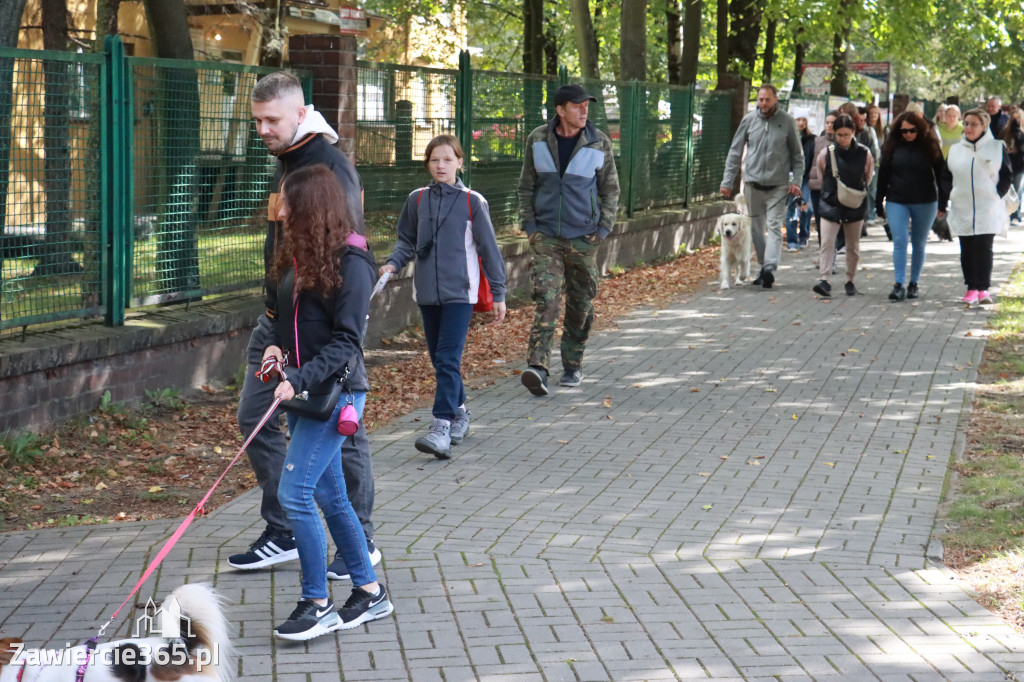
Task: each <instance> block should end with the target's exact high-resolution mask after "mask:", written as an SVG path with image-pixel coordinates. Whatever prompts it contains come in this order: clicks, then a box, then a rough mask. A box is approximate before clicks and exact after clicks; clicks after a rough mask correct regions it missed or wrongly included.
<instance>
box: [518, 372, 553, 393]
mask: <svg viewBox="0 0 1024 682" xmlns="http://www.w3.org/2000/svg"><path fill="white" fill-rule="evenodd" d="M523 386H526V388H527V390H529V391H530V393H532V394H534V395H541V396H543V395H548V388H547V386H545V385H544V382H543V381H542V380H541V378H540V375H539V374H537V373H536V372H523Z"/></svg>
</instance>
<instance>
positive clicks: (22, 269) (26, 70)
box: [0, 49, 103, 329]
mask: <svg viewBox="0 0 1024 682" xmlns="http://www.w3.org/2000/svg"><path fill="white" fill-rule="evenodd" d="M102 64H103V58H102V56H99V55H91V54H90V55H85V54H82V55H79V54H73V53H63V52H45V53H44V52H40V51H28V50H13V49H0V329H9V328H11V327H15V326H21V325H27V324H33V323H39V322H47V321H53V320H59V319H64V318H70V317H82V316H86V315H91V314H99V313H100V312H102V309H101V307H100V306H101V304H102V297H103V292H102V291H101V289H102V277H101V271H102V268H101V263H100V260H99V259H100V254H101V253H102V251H101V248H100V235H101V220H102V213H101V186H100V177H101V174H100V173H99V172H98V171H99V170H100V168H101V163H102V162H101V145H100V130H101V120H102V110H101V106H102V104H101V97H100V93H101V92H102V90H101V88H100V79H101V67H102Z"/></svg>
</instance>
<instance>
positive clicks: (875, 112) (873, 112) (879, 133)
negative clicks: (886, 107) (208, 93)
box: [867, 104, 885, 145]
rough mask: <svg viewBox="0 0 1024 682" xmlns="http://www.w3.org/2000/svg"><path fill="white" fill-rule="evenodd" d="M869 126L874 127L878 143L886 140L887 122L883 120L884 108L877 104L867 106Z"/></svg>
mask: <svg viewBox="0 0 1024 682" xmlns="http://www.w3.org/2000/svg"><path fill="white" fill-rule="evenodd" d="M867 110H868V113H867V126H868V127H869V128H872V129H874V131H875V136H876V137H877V138H878V144H879V145H881V144H882V143H883V142H885V123H884V122H883V121H882V110H881V109H879V108H878V105H876V104H869V105H868V106H867Z"/></svg>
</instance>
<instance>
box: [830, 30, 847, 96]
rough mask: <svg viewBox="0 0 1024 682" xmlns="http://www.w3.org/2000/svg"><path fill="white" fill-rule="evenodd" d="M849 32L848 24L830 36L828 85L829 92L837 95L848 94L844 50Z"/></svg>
mask: <svg viewBox="0 0 1024 682" xmlns="http://www.w3.org/2000/svg"><path fill="white" fill-rule="evenodd" d="M849 34H850V29H849V25H846V26H845V27H844V28H840V29H839V30H838V31H836V32H835V34H834V35H833V36H832V82H831V85H830V86H829V93H830V94H832V95H836V96H838V97H847V96H848V95H849V84H848V82H847V78H846V72H847V68H848V64H849V62H848V58H847V52H846V39H847V37H848V36H849Z"/></svg>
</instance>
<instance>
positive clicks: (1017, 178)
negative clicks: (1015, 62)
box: [999, 107, 1024, 225]
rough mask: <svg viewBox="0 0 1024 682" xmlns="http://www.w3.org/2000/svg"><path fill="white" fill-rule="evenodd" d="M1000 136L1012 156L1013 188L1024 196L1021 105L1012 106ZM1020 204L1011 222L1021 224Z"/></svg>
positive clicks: (1023, 135)
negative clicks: (1007, 121) (1008, 118)
mask: <svg viewBox="0 0 1024 682" xmlns="http://www.w3.org/2000/svg"><path fill="white" fill-rule="evenodd" d="M999 138H1000V139H1001V140H1002V141H1003V143H1004V144H1005V145H1006V151H1007V153H1008V155H1009V157H1010V169H1011V170H1012V171H1013V188H1014V189H1015V190H1017V196H1020V197H1024V191H1022V190H1024V110H1022V109H1021V108H1020V107H1011V108H1010V120H1009V123H1007V124H1006V126H1004V127H1003V131H1002V132H1001V133H999ZM1020 207H1021V205H1020V204H1017V210H1016V211H1015V212H1014V213H1013V214H1012V215H1011V216H1010V222H1012V223H1013V224H1015V225H1019V224H1020V218H1021V215H1020Z"/></svg>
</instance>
